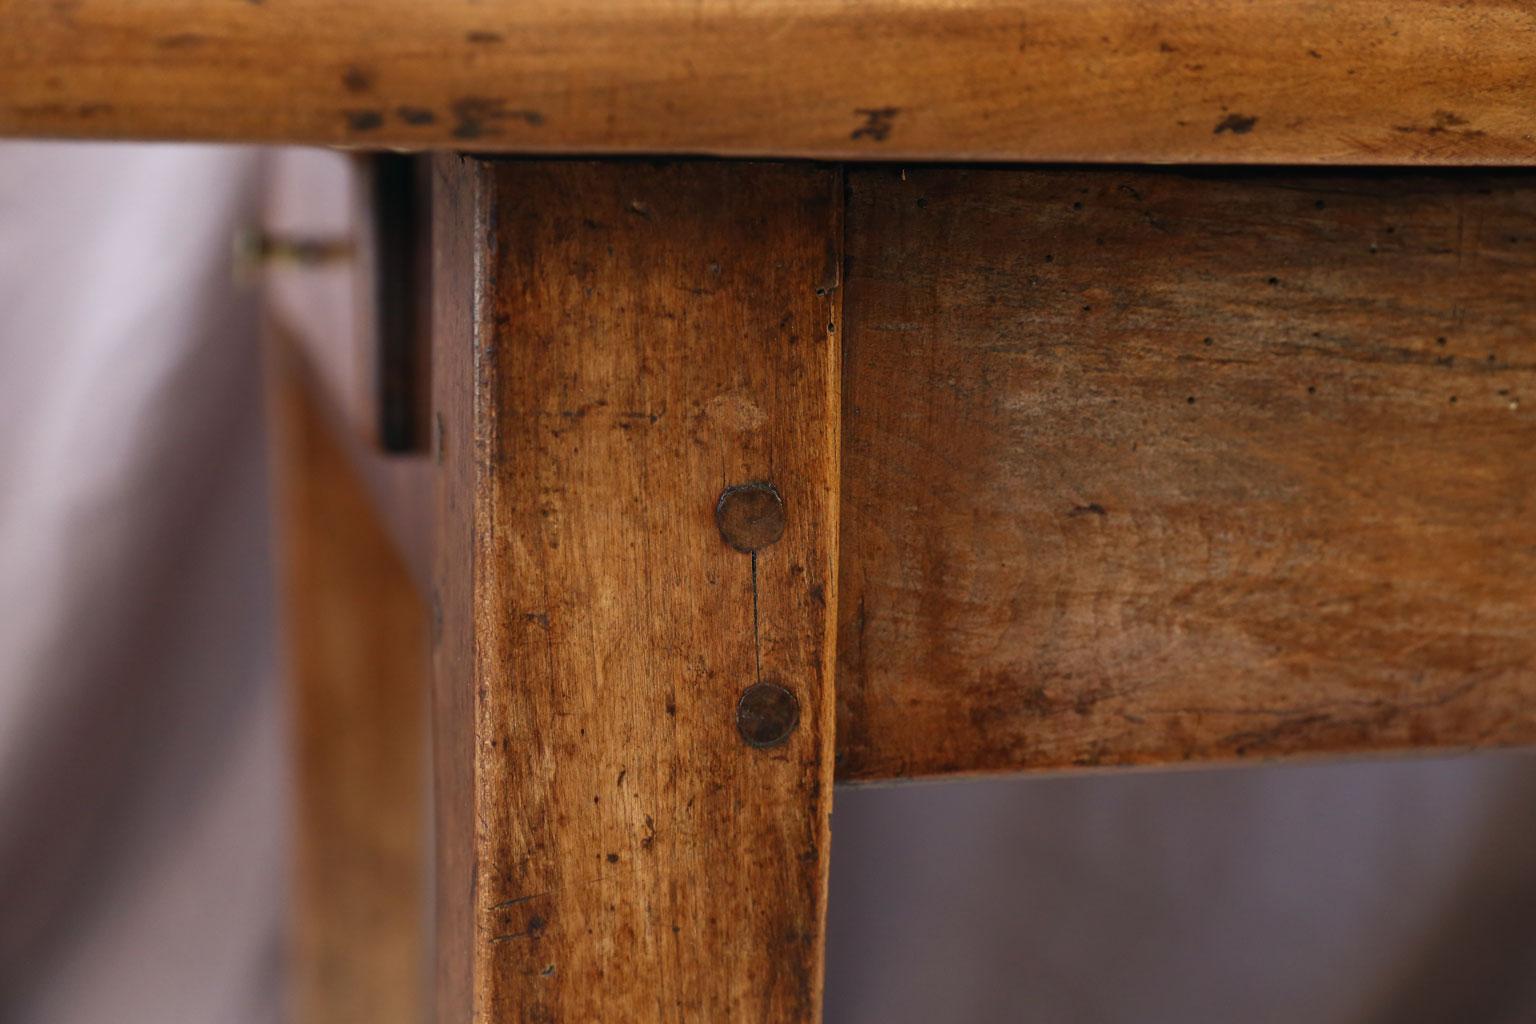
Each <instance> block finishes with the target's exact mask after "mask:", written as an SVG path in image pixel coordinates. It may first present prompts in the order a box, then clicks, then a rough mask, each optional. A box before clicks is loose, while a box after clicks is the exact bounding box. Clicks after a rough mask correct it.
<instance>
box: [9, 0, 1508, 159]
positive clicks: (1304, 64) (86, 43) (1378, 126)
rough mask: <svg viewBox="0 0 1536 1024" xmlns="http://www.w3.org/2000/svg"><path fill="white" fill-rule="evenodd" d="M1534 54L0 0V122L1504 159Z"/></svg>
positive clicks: (1444, 19)
mask: <svg viewBox="0 0 1536 1024" xmlns="http://www.w3.org/2000/svg"><path fill="white" fill-rule="evenodd" d="M1533 51H1536V21H1533V17H1532V12H1531V10H1530V9H1529V7H1528V6H1526V5H1524V4H1519V3H1514V4H1510V3H1504V4H1458V3H1446V2H1444V0H1407V2H1402V3H1388V2H1384V0H1334V2H1321V0H1303V2H1294V0H1151V2H1146V3H1127V2H1125V0H1081V2H1075V3H1069V4H1063V3H1056V2H1052V0H1018V2H1013V3H983V2H977V0H947V2H945V0H941V2H923V0H863V2H857V0H856V2H849V0H765V2H762V3H755V4H747V5H743V4H739V3H734V2H730V0H703V2H702V3H693V2H689V3H683V2H680V0H651V2H645V3H638V2H620V3H615V2H612V0H484V2H480V3H435V4H423V3H420V2H417V0H370V2H368V3H358V2H353V0H263V2H248V3H228V2H220V3H214V2H209V0H67V2H66V0H58V2H52V3H41V2H38V0H0V135H10V136H60V137H74V138H135V139H207V140H219V141H261V142H287V143H294V142H299V143H319V144H330V145H344V146H360V147H408V148H436V149H472V150H478V151H518V152H544V153H555V152H569V153H657V152H668V153H711V154H721V155H782V156H791V155H796V156H814V157H821V158H847V159H877V160H882V159H892V158H912V157H924V158H940V159H972V160H974V159H993V160H1029V161H1042V160H1047V161H1149V162H1203V163H1262V162H1269V163H1273V162H1294V163H1369V164H1490V163H1530V162H1531V161H1532V160H1533V159H1536V78H1533V77H1532V75H1531V74H1530V63H1531V54H1532V52H1533Z"/></svg>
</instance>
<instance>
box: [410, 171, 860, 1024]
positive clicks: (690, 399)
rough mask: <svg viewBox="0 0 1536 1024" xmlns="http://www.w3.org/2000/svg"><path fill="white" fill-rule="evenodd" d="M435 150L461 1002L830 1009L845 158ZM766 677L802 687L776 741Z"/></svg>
mask: <svg viewBox="0 0 1536 1024" xmlns="http://www.w3.org/2000/svg"><path fill="white" fill-rule="evenodd" d="M437 170H438V178H437V185H438V188H437V192H438V197H437V207H436V209H437V219H436V224H435V232H436V235H437V247H438V262H437V269H436V270H435V278H436V285H435V290H436V299H435V305H436V308H437V311H438V314H437V315H438V320H437V330H436V337H435V341H434V345H435V352H436V358H435V360H434V378H435V387H436V389H437V396H438V402H437V407H438V410H439V412H440V413H441V414H442V415H443V417H444V419H443V423H442V426H441V429H440V431H439V439H440V440H439V443H440V445H441V449H440V452H441V458H442V461H443V477H442V487H441V490H440V499H439V500H440V515H441V516H442V517H443V530H444V541H443V543H442V545H441V547H440V553H439V563H438V578H439V584H438V585H439V605H440V609H441V622H442V625H441V634H440V637H441V638H440V641H439V649H438V662H437V664H438V679H437V693H438V696H437V700H438V714H439V721H438V728H439V731H438V740H439V750H438V779H439V790H438V792H439V808H440V815H441V817H440V819H439V835H440V841H441V842H443V843H445V844H447V847H448V849H447V850H446V851H443V852H442V853H441V854H440V856H441V857H443V858H444V859H442V860H440V878H442V879H443V880H444V881H443V887H442V888H440V890H439V900H440V929H441V930H440V950H441V953H440V956H441V957H443V958H445V960H446V962H445V963H443V965H442V970H443V972H444V973H443V974H442V975H441V977H442V978H443V979H444V986H443V998H442V1000H441V1001H440V1003H439V1019H441V1020H444V1021H447V1020H453V1021H464V1020H469V1019H475V1020H482V1019H483V1020H497V1021H594V1020H613V1021H620V1020H659V1021H698V1020H742V1021H814V1020H817V1019H819V1015H820V997H821V971H822V967H821V950H822V927H823V925H822V922H823V914H824V910H825V886H826V868H827V838H828V833H827V816H828V811H829V808H830V800H831V781H832V749H831V744H832V739H833V729H832V713H833V702H832V697H831V692H830V688H831V682H832V671H833V657H834V647H833V629H834V617H835V608H836V558H837V546H836V541H837V479H836V476H837V460H838V416H837V400H838V393H839V391H838V372H837V369H838V365H837V351H838V347H837V343H836V331H837V329H838V328H837V323H838V320H839V313H840V308H839V295H840V292H839V290H838V279H837V274H838V266H839V249H838V247H839V245H840V242H841V221H840V205H841V203H840V197H841V192H840V178H839V174H838V172H837V171H836V170H835V169H831V168H824V167H814V166H809V165H804V166H770V165H752V164H708V163H680V164H655V163H623V162H609V163H585V162H571V163H548V164H541V163H495V162H491V163H486V162H482V161H478V160H464V161H460V160H459V159H458V158H453V157H445V158H442V159H441V160H440V162H439V164H438V168H437ZM746 482H767V483H771V484H773V485H774V486H775V487H776V488H777V489H778V491H779V493H780V494H782V496H783V499H784V504H785V508H786V512H787V526H786V529H785V531H784V534H783V536H782V538H781V539H780V540H778V541H777V543H774V544H772V545H771V546H768V547H766V548H764V549H763V550H761V551H759V552H758V553H757V555H756V556H755V558H754V556H752V555H750V554H744V553H742V552H740V551H738V550H735V549H733V548H732V547H730V546H728V545H727V544H726V543H725V541H724V540H723V539H722V537H721V536H720V532H719V530H718V528H717V526H716V523H715V505H716V500H717V498H718V497H719V496H720V494H721V493H722V491H723V490H724V489H725V488H726V487H727V486H729V485H732V484H737V483H746ZM759 680H763V681H772V682H777V683H780V684H782V685H783V686H785V687H787V688H789V689H790V690H792V691H793V692H794V694H795V695H796V696H797V697H798V701H799V707H800V717H799V725H798V728H797V729H795V731H794V732H793V733H792V734H791V735H790V736H789V737H788V740H787V742H785V743H783V744H781V745H778V746H773V747H768V748H766V749H757V748H754V747H752V746H749V745H748V744H747V743H745V742H744V741H743V739H742V737H741V736H740V735H738V732H737V727H736V722H735V717H736V705H737V701H738V699H739V698H740V696H741V695H742V693H743V691H744V690H745V689H746V688H747V687H749V686H751V685H753V684H754V683H755V682H757V681H759ZM440 849H441V848H440Z"/></svg>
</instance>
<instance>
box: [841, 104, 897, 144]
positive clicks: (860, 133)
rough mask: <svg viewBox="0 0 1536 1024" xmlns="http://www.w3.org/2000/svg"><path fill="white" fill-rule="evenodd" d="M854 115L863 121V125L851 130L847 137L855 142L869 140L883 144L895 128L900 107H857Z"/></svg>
mask: <svg viewBox="0 0 1536 1024" xmlns="http://www.w3.org/2000/svg"><path fill="white" fill-rule="evenodd" d="M854 113H855V114H856V115H858V116H859V117H862V118H863V119H864V123H863V124H861V125H859V126H858V127H857V128H855V129H854V130H853V134H852V135H849V136H848V137H849V138H850V139H853V140H855V141H857V140H859V139H870V140H872V141H874V142H884V141H885V140H886V139H888V138H890V136H891V131H892V130H893V129H894V128H895V121H896V115H897V114H900V113H901V108H900V107H859V108H857V109H856V110H854Z"/></svg>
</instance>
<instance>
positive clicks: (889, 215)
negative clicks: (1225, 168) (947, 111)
mask: <svg viewBox="0 0 1536 1024" xmlns="http://www.w3.org/2000/svg"><path fill="white" fill-rule="evenodd" d="M849 189H850V199H849V207H848V211H847V218H848V236H849V242H848V261H849V262H848V270H847V272H846V278H847V282H846V299H845V302H846V305H847V319H848V331H847V333H846V339H845V341H846V351H845V364H844V378H845V387H846V391H845V395H844V417H845V419H844V427H843V429H844V436H845V439H846V449H845V453H844V475H843V481H844V485H843V487H844V489H843V507H844V515H843V535H842V551H843V560H842V586H841V592H842V604H841V614H840V628H841V634H840V638H839V657H840V670H839V677H838V694H839V711H838V715H839V740H838V746H839V760H840V777H841V778H847V779H873V778H889V777H896V776H908V775H937V774H946V773H952V772H971V771H1002V770H1016V769H1035V768H1064V767H1070V766H1109V765H1129V764H1168V763H1177V762H1184V761H1196V760H1208V759H1215V758H1221V759H1225V758H1261V757H1269V756H1273V755H1282V754H1297V753H1325V752H1356V751H1365V750H1395V749H1405V748H1418V749H1425V748H1445V747H1489V746H1499V745H1506V744H1515V743H1531V742H1533V741H1536V632H1533V630H1532V624H1533V623H1536V464H1533V461H1532V459H1533V453H1536V418H1533V414H1536V303H1533V302H1532V282H1533V281H1536V178H1533V177H1532V176H1530V175H1528V174H1520V173H1506V174H1474V173H1470V172H1468V173H1462V174H1449V175H1444V176H1430V175H1403V174H1382V173H1379V172H1373V173H1357V174H1344V175H1339V174H1335V175H1329V176H1305V175H1298V174H1296V173H1294V172H1287V173H1279V172H1262V173H1254V172H1249V173H1243V172H1237V173H1232V172H1226V173H1196V174H1181V173H1172V172H1166V173H1164V172H1150V171H1129V170H1127V171H1121V170H1102V171H1095V170H1075V171H1073V170H1062V171H1005V170H980V169H973V170H960V169H942V168H938V169H935V168H926V169H914V170H908V171H906V172H901V173H898V172H895V171H884V170H877V169H869V170H860V171H850V173H849Z"/></svg>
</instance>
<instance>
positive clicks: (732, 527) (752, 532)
mask: <svg viewBox="0 0 1536 1024" xmlns="http://www.w3.org/2000/svg"><path fill="white" fill-rule="evenodd" d="M784 523H785V518H784V499H783V498H781V497H779V492H778V491H777V490H776V489H775V488H774V486H773V485H772V484H766V483H752V484H737V485H736V486H734V487H727V488H726V489H725V491H724V493H722V494H721V495H720V500H719V501H718V502H716V503H715V524H716V525H717V526H719V527H720V536H721V537H722V538H724V540H725V542H726V543H727V544H729V545H730V546H731V547H733V548H735V549H736V550H737V551H741V552H744V553H746V554H751V553H753V552H754V551H759V550H761V549H763V548H765V547H767V546H768V545H770V544H772V543H774V542H775V541H777V540H778V539H779V538H780V537H782V536H784Z"/></svg>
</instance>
